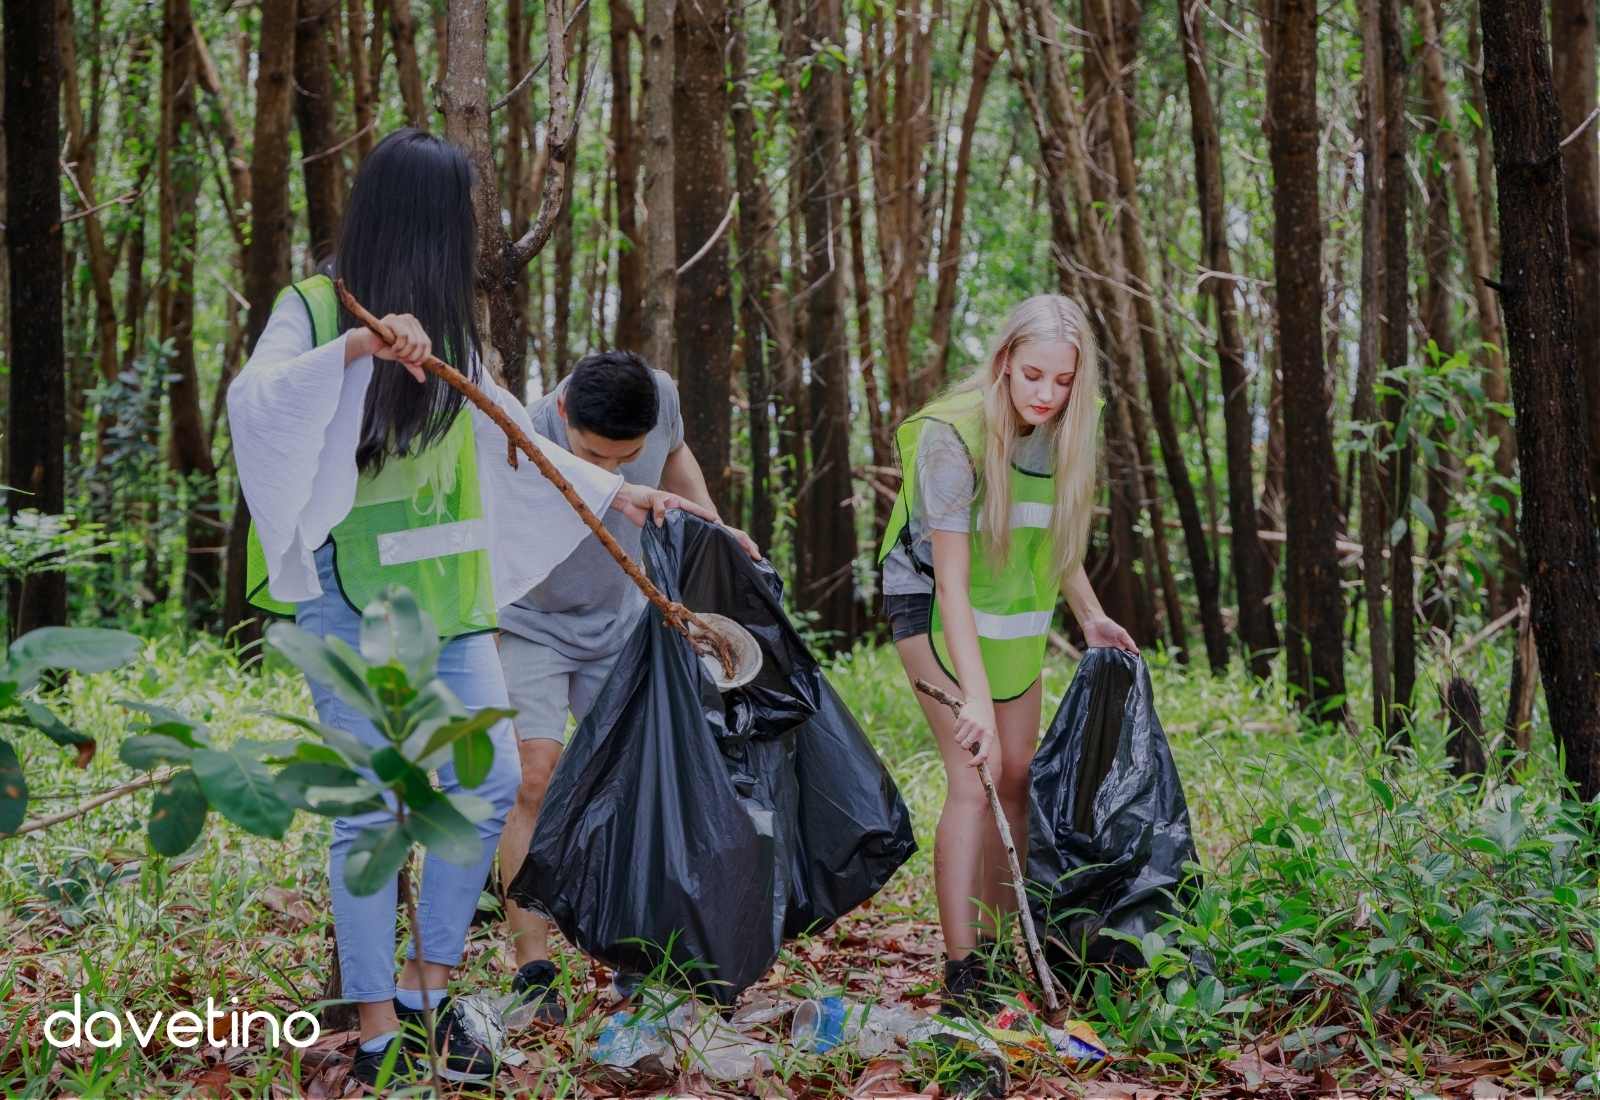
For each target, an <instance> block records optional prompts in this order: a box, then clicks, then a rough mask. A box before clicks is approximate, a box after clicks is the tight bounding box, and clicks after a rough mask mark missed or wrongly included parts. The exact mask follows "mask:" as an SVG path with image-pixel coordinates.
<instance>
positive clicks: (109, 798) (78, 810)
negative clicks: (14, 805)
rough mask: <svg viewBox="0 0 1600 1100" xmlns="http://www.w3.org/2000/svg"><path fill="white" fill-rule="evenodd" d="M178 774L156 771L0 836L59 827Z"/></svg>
mask: <svg viewBox="0 0 1600 1100" xmlns="http://www.w3.org/2000/svg"><path fill="white" fill-rule="evenodd" d="M177 772H178V769H177V768H162V769H161V770H160V771H154V772H151V773H150V774H149V775H144V776H140V777H139V778H138V779H134V780H131V781H130V782H127V783H123V784H121V785H120V786H116V787H112V788H111V789H110V790H109V791H102V792H101V793H100V794H97V795H95V796H94V797H93V798H91V799H89V800H88V801H86V802H84V803H82V804H81V805H78V806H74V807H73V808H72V809H70V810H62V811H61V812H60V813H55V814H48V815H46V816H44V817H35V818H30V819H29V820H27V821H24V822H23V823H22V824H21V825H18V826H17V831H16V832H14V833H0V836H22V835H23V834H24V833H36V832H38V831H39V830H40V829H48V828H49V827H50V826H52V825H59V824H61V823H62V822H63V821H70V820H71V819H72V818H75V817H82V816H83V815H84V814H86V813H88V812H89V811H90V810H92V809H94V808H95V807H96V806H104V805H105V804H106V803H107V802H113V801H115V800H116V799H119V798H121V797H122V796H123V795H127V794H132V793H133V792H134V791H142V790H144V789H145V788H146V787H149V786H152V785H154V784H156V783H165V782H166V781H167V780H169V779H171V778H172V777H173V776H174V775H176V774H177Z"/></svg>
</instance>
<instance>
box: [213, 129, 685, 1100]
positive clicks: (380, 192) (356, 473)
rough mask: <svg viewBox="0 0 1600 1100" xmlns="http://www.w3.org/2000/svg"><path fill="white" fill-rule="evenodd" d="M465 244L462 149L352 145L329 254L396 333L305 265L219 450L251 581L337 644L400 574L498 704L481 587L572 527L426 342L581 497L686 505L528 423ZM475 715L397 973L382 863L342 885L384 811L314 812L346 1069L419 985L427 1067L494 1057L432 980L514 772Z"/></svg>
mask: <svg viewBox="0 0 1600 1100" xmlns="http://www.w3.org/2000/svg"><path fill="white" fill-rule="evenodd" d="M476 257H477V233H476V225H475V222H474V217H473V208H472V171H471V167H470V165H469V162H468V161H467V158H466V156H465V154H463V153H462V151H461V150H460V149H458V148H457V147H455V146H453V145H451V144H449V143H447V142H444V141H442V140H440V139H438V138H435V137H432V136H431V135H428V134H425V133H420V132H418V131H415V130H400V131H397V132H395V133H393V134H390V135H389V136H388V137H386V138H385V139H384V140H383V141H381V142H380V143H379V144H378V145H377V147H376V148H374V149H373V151H372V152H371V153H370V154H369V155H368V156H367V158H366V159H365V160H364V161H363V162H362V165H361V170H360V172H359V173H358V175H357V177H356V182H355V187H354V189H353V191H352V192H351V195H350V202H349V205H348V207H347V209H346V212H345V216H344V225H343V229H342V233H341V236H340V240H339V246H338V252H337V255H336V256H335V257H334V259H333V261H332V263H331V265H330V266H331V269H332V270H333V271H334V272H335V273H336V274H337V276H338V277H340V278H342V279H343V280H344V282H345V284H346V285H347V286H348V287H349V289H350V291H351V292H352V293H353V294H354V295H355V297H356V299H357V300H358V301H360V302H361V303H362V304H363V305H365V306H366V307H367V308H368V309H370V310H371V311H372V312H373V313H375V314H377V315H378V316H380V317H382V318H383V319H384V321H385V322H386V323H387V324H388V325H389V327H390V329H391V330H392V331H393V332H394V334H395V340H394V342H393V343H392V344H389V345H387V346H385V345H384V344H383V343H382V342H381V341H380V340H379V339H378V338H377V337H375V336H374V335H373V334H372V333H371V332H370V331H369V330H367V329H365V328H363V327H362V326H360V325H359V324H358V323H356V322H355V321H354V319H353V318H352V317H350V316H349V314H347V313H346V312H344V311H343V310H342V309H341V308H340V306H339V304H338V301H337V298H336V296H335V293H334V289H333V282H332V280H331V279H330V278H329V277H328V275H327V274H322V275H318V276H314V277H312V278H310V279H306V280H303V281H301V282H299V283H296V284H294V286H293V287H290V288H285V290H284V291H283V292H282V293H281V294H280V295H279V296H278V301H277V303H276V304H275V305H274V307H273V311H272V315H271V318H270V319H269V320H268V322H267V326H266V329H265V331H263V333H262V335H261V338H260V340H259V341H258V342H257V344H256V347H255V349H254V352H253V353H252V355H251V357H250V362H249V363H248V364H246V366H245V369H244V370H243V371H242V372H241V373H240V374H239V377H238V378H237V379H236V380H235V381H234V383H233V385H232V386H231V387H230V389H229V391H228V415H229V420H230V424H231V427H232V433H233V440H234V454H235V461H236V462H237V464H238V468H239V480H240V484H241V486H242V487H243V489H244V494H245V498H246V501H247V502H248V504H249V506H250V513H251V517H252V520H253V523H254V530H253V532H252V547H251V549H252V554H251V559H252V560H251V564H252V569H251V574H252V575H251V578H250V581H249V595H250V599H251V601H252V602H253V603H255V604H256V605H258V606H261V607H264V608H267V609H269V610H275V611H278V612H280V613H285V614H293V615H294V616H295V619H296V620H297V621H298V622H299V623H300V625H301V626H302V627H303V628H304V629H306V630H308V631H310V632H312V633H314V634H317V635H320V636H334V637H339V638H342V639H344V640H345V641H346V642H349V643H350V644H352V645H354V644H356V643H357V641H358V638H359V631H360V625H361V609H362V608H363V607H365V606H366V604H367V602H368V601H369V600H371V599H372V598H373V597H375V596H376V595H377V594H378V593H379V592H381V591H382V590H383V588H384V587H386V586H387V585H390V584H401V585H404V586H406V587H408V588H410V589H411V590H412V591H413V592H414V593H415V594H416V596H417V599H418V601H419V603H420V604H421V606H422V607H423V609H424V610H426V611H427V612H428V613H429V615H430V616H431V617H432V619H433V621H434V623H435V625H436V626H437V628H438V631H439V635H440V637H441V638H443V639H445V640H446V641H445V645H444V648H443V651H442V653H441V655H440V659H439V666H438V674H439V676H440V677H441V678H442V679H443V680H444V682H445V683H446V685H447V686H448V687H449V688H450V689H451V690H452V691H453V692H454V693H455V694H456V695H457V696H458V697H459V698H460V700H461V701H462V703H463V704H465V705H466V706H467V707H469V708H474V709H475V708H480V707H503V706H505V705H506V687H505V680H504V677H503V675H502V672H501V667H500V662H499V659H498V657H497V655H496V651H495V643H494V629H495V625H496V612H497V610H498V608H500V607H502V606H504V605H505V604H508V603H510V602H511V601H512V600H514V599H516V598H518V597H520V596H521V595H523V594H524V593H525V592H527V591H528V590H529V589H530V588H532V587H533V586H534V585H535V584H537V583H538V582H539V581H540V580H542V579H543V578H544V576H545V575H546V574H548V572H549V571H550V569H551V568H553V567H554V566H555V565H556V564H558V563H559V562H560V561H561V560H562V559H563V558H565V557H566V556H567V555H568V554H569V553H570V552H571V551H572V550H573V549H574V548H575V547H576V546H577V545H578V544H579V542H581V541H582V540H583V538H584V537H585V536H586V535H587V534H588V529H587V528H586V527H584V526H583V524H582V523H581V522H580V521H579V520H578V518H577V516H576V514H575V513H574V512H573V511H572V509H571V508H570V507H568V505H567V504H566V502H565V501H564V500H562V499H561V497H560V495H559V494H558V493H557V492H556V491H555V490H554V489H553V488H552V487H551V486H550V485H549V483H548V482H546V481H545V480H544V479H543V478H542V477H541V476H540V475H539V473H538V471H537V470H536V469H534V468H533V466H532V464H531V463H523V464H521V467H520V469H513V468H512V467H511V466H510V465H509V464H508V463H507V461H506V441H505V437H504V435H503V434H501V432H500V429H499V428H497V427H495V426H494V424H493V423H492V421H490V420H489V419H488V417H487V416H485V415H484V414H483V413H482V412H481V411H480V410H478V409H476V408H474V407H472V406H470V405H468V404H466V403H465V400H464V399H463V398H462V397H461V396H460V395H459V394H458V393H456V392H455V391H454V390H452V389H450V388H449V387H448V386H446V385H445V384H444V383H442V382H440V381H439V380H438V379H436V378H434V377H432V376H430V375H427V374H425V373H424V372H423V370H422V368H421V366H420V364H421V362H422V361H423V359H425V358H426V357H427V355H428V354H429V353H430V352H433V351H437V353H438V355H439V357H440V358H441V359H444V360H445V361H446V362H448V363H451V364H452V365H454V366H456V367H457V368H459V369H460V370H462V371H463V372H465V373H466V374H467V375H468V376H469V377H471V378H472V379H473V380H474V381H475V382H477V383H478V385H479V386H480V387H482V388H483V389H484V390H485V391H486V392H488V393H489V394H491V395H492V396H493V397H494V399H495V400H496V401H497V402H498V403H499V404H500V406H501V407H502V408H503V409H504V410H505V411H506V412H507V413H508V414H509V415H511V416H512V417H513V418H514V419H515V420H516V421H517V422H518V423H519V424H520V425H521V426H522V428H523V430H524V431H525V432H526V433H527V434H528V435H529V436H530V437H532V438H533V439H534V440H536V441H537V443H538V445H539V446H541V447H542V448H543V449H544V450H545V452H546V453H547V454H549V455H550V457H551V458H552V459H553V460H554V461H555V462H556V464H557V465H558V466H559V467H560V468H561V470H562V471H563V472H564V473H565V474H566V476H567V478H568V479H569V480H570V481H571V482H572V483H573V486H574V487H575V488H576V489H577V491H578V493H579V494H580V495H581V496H582V497H583V498H584V500H585V501H586V503H588V504H589V506H590V507H591V508H593V509H594V510H595V511H596V512H602V513H603V512H604V511H605V510H607V509H608V508H609V509H616V510H618V511H621V512H623V513H625V514H627V515H628V516H630V518H632V519H634V520H635V521H636V522H643V521H644V519H645V517H646V516H647V515H649V514H651V513H654V514H655V515H656V517H657V518H658V519H659V517H660V515H661V514H662V513H663V512H664V511H665V510H666V509H667V508H671V507H680V506H688V507H693V506H690V505H687V504H686V502H684V501H683V500H682V499H681V498H678V497H676V496H674V495H672V494H667V493H662V492H660V491H658V490H647V489H643V488H640V487H638V486H633V485H627V484H624V483H623V481H622V479H621V478H620V477H619V476H617V475H615V474H612V473H609V472H607V471H605V470H602V469H600V468H599V467H596V466H592V465H590V464H588V463H585V462H583V461H580V460H579V459H577V458H574V457H573V456H572V455H570V454H568V453H567V452H566V451H564V450H562V449H561V448H559V447H557V446H555V445H554V444H551V443H548V442H547V441H545V440H543V439H540V438H539V437H538V436H537V435H536V434H535V433H534V432H533V430H532V427H531V425H530V424H529V422H528V417H527V413H526V411H525V410H524V409H523V406H522V402H521V401H519V400H517V399H516V398H515V397H513V396H512V395H511V394H510V393H508V392H506V391H505V390H504V389H503V388H501V387H499V386H498V385H496V384H495V383H494V382H493V381H492V380H491V379H489V378H488V377H487V375H486V373H485V372H484V371H483V369H482V366H481V357H480V354H479V352H480V348H481V340H480V334H479V331H478V325H477V319H476V318H477V315H476V310H475V306H474V289H475V288H474V281H475V270H474V267H475V261H476ZM694 510H696V511H699V509H698V508H694ZM310 687H311V693H312V698H313V700H314V702H315V704H316V707H317V712H318V715H319V716H320V718H321V720H322V721H323V722H324V723H325V724H328V725H332V726H336V727H338V728H340V729H344V730H347V731H348V732H350V733H352V734H355V735H356V736H357V737H359V738H362V739H363V740H365V741H367V742H368V743H372V744H376V743H378V737H379V735H378V734H377V732H376V730H375V729H374V728H373V727H372V725H371V724H370V723H369V722H367V721H366V720H365V719H364V718H363V717H362V716H361V715H360V714H359V713H358V712H356V711H355V710H354V709H353V708H352V707H350V706H349V705H348V704H346V703H345V702H343V701H342V700H341V699H340V698H339V697H338V696H337V695H336V694H335V693H334V691H333V690H332V689H331V687H330V686H329V685H324V684H320V683H317V682H315V681H313V682H311V684H310ZM492 736H493V740H494V746H495V760H494V765H493V767H492V769H491V771H490V774H489V776H488V778H487V779H486V780H484V782H483V783H482V784H481V785H479V786H478V787H476V788H474V789H473V793H474V794H476V795H478V796H479V797H481V798H484V799H485V800H487V801H488V803H489V804H490V806H491V807H492V812H491V813H490V814H489V815H488V816H487V817H486V818H484V819H483V820H482V821H480V822H478V824H477V829H478V834H479V837H480V838H481V839H482V842H483V844H482V850H481V856H480V858H479V859H478V860H477V861H476V862H475V863H474V864H472V865H470V866H457V865H455V864H451V863H448V862H446V861H445V860H443V859H441V858H439V857H437V856H433V855H429V856H428V858H427V860H426V861H425V863H424V869H423V876H422V889H421V893H420V897H419V902H418V922H419V924H420V925H421V930H422V949H423V958H422V959H421V960H418V959H416V958H411V957H409V952H408V958H407V961H406V963H405V965H404V968H403V969H402V971H401V973H400V977H399V981H398V983H397V982H396V980H395V973H394V969H395V968H394V944H395V897H396V893H395V891H396V887H395V883H394V882H393V880H391V881H390V883H389V884H388V885H387V886H386V887H385V888H384V889H381V890H379V891H378V892H377V893H376V894H372V895H369V896H366V897H356V896H354V895H353V894H351V893H350V891H349V890H348V889H347V888H346V886H345V882H344V864H345V860H346V858H347V856H349V855H350V853H351V852H352V848H353V846H354V845H356V844H357V843H358V841H359V838H360V837H361V836H362V834H363V832H365V831H366V830H367V829H368V828H370V827H373V826H374V825H376V824H379V823H380V822H381V821H382V820H384V819H386V816H387V815H385V814H382V813H379V814H373V815H355V816H352V817H348V818H340V819H337V820H336V821H335V822H334V828H333V842H332V849H331V853H330V859H329V873H330V877H331V884H330V886H331V893H332V897H333V913H334V928H335V932H336V936H337V940H338V948H339V962H340V970H341V974H342V977H343V994H344V996H345V997H346V998H347V999H349V1000H352V1001H355V1002H357V1004H358V1007H359V1010H360V1017H361V1048H360V1053H359V1054H358V1056H357V1059H356V1065H355V1075H356V1077H357V1078H358V1079H360V1080H363V1081H366V1082H368V1083H370V1082H371V1081H372V1080H373V1078H374V1077H375V1076H376V1073H377V1071H378V1069H379V1066H380V1065H381V1063H382V1062H383V1060H384V1057H385V1055H386V1053H387V1051H388V1048H389V1046H390V1044H391V1043H393V1042H395V1041H398V1037H399V1035H400V1034H401V1029H402V1024H405V1023H408V1022H411V1021H416V1022H418V1023H420V1019H421V1009H422V1007H423V999H422V993H421V990H422V989H423V988H426V989H428V990H429V991H430V999H431V1000H433V1002H434V1004H435V1005H436V1006H439V1007H440V1008H441V1009H442V1010H441V1011H440V1012H439V1014H438V1024H437V1029H438V1035H439V1038H440V1049H441V1051H442V1052H444V1054H445V1065H444V1072H445V1074H446V1075H447V1076H449V1077H450V1078H452V1079H455V1080H482V1079H484V1078H485V1077H487V1076H488V1075H490V1074H491V1073H492V1072H493V1063H492V1058H491V1056H490V1052H489V1051H488V1050H486V1049H485V1048H484V1047H482V1046H481V1045H480V1044H479V1043H477V1042H476V1041H475V1040H474V1039H472V1038H471V1037H470V1036H469V1035H467V1034H466V1031H465V1029H464V1027H463V1026H462V1024H461V1020H460V1018H459V1016H458V1015H457V1014H456V1013H455V1011H454V1010H453V1008H452V1006H451V1005H450V1004H449V1002H448V999H447V998H445V997H444V991H445V990H446V988H447V986H448V982H449V978H450V973H451V970H452V969H453V968H454V967H455V966H456V965H457V964H458V963H459V962H460V960H461V955H462V951H463V948H464V945H465V940H466V934H467V929H468V926H469V924H470V921H471V918H472V914H473V911H474V908H475V906H476V904H477V899H478V894H479V890H480V888H481V886H482V884H483V881H484V878H485V874H486V872H487V869H488V864H489V861H490V859H491V858H492V857H493V854H494V851H495V846H496V842H497V840H498V838H499V835H500V831H501V828H502V826H503V824H504V821H505V817H506V813H507V812H508V811H509V809H510V808H511V806H512V804H513V802H514V801H515V798H516V792H517V787H518V784H519V782H520V778H521V776H520V769H519V766H518V759H517V749H516V742H515V740H514V738H513V736H512V733H511V729H510V724H509V723H505V722H502V723H500V724H499V725H498V726H496V727H495V729H494V730H493V734H492ZM440 781H441V784H442V785H443V786H444V788H445V789H446V790H454V789H456V788H457V787H458V786H459V783H458V781H457V779H456V776H455V775H454V772H453V770H452V769H450V768H444V769H441V770H440ZM424 978H426V982H425V984H424V981H423V979H424Z"/></svg>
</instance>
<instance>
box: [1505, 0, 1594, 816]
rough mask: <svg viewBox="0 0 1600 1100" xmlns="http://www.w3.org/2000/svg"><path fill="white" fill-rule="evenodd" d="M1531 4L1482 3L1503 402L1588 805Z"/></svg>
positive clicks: (1540, 33)
mask: <svg viewBox="0 0 1600 1100" xmlns="http://www.w3.org/2000/svg"><path fill="white" fill-rule="evenodd" d="M1541 9H1542V5H1541V4H1540V3H1539V0H1503V2H1501V3H1494V4H1485V5H1484V6H1483V10H1482V19H1483V56H1484V92H1485V94H1486V95H1487V98H1488V105H1489V124H1490V126H1491V127H1492V129H1493V131H1494V165H1495V176H1496V178H1497V180H1498V181H1499V184H1498V186H1499V211H1500V247H1501V277H1500V288H1501V296H1502V300H1503V301H1504V303H1505V310H1506V329H1507V332H1508V335H1509V349H1510V354H1511V357H1512V359H1513V360H1514V361H1515V362H1516V364H1517V369H1516V370H1515V371H1514V372H1513V373H1512V379H1511V381H1512V398H1513V400H1514V401H1515V403H1516V424H1517V458H1518V462H1519V465H1520V468H1521V471H1522V492H1523V499H1522V545H1523V550H1524V553H1525V554H1526V557H1527V565H1528V569H1527V575H1528V577H1529V580H1530V584H1529V588H1530V590H1531V593H1532V598H1533V634H1534V641H1535V643H1536V644H1537V646H1538V653H1539V669H1540V674H1541V679H1542V680H1543V682H1544V694H1545V703H1546V705H1547V707H1548V710H1549V714H1550V725H1551V727H1552V729H1553V730H1554V732H1555V735H1556V738H1557V740H1558V742H1559V743H1560V744H1561V745H1562V747H1563V748H1564V749H1565V750H1566V769H1567V776H1568V778H1569V779H1570V780H1571V781H1572V783H1573V785H1574V786H1575V787H1576V788H1577V790H1578V795H1579V797H1580V798H1582V799H1583V800H1585V801H1588V800H1590V799H1593V798H1594V797H1596V795H1600V634H1597V633H1596V631H1595V629H1594V624H1595V623H1597V622H1600V544H1597V540H1596V532H1595V527H1594V522H1593V514H1592V512H1591V511H1590V507H1589V492H1588V478H1587V472H1588V469H1589V453H1588V451H1589V439H1588V431H1587V424H1586V423H1585V421H1584V417H1583V415H1582V410H1583V408H1584V398H1583V381H1582V378H1581V376H1580V374H1579V363H1578V352H1577V347H1576V344H1575V338H1576V325H1575V323H1574V320H1573V305H1574V302H1573V297H1572V271H1571V269H1572V263H1571V254H1570V252H1569V248H1568V243H1567V224H1566V222H1567V216H1566V201H1565V193H1564V190H1563V186H1562V182H1563V181H1562V154H1561V149H1560V142H1561V139H1562V137H1563V134H1562V132H1561V122H1562V119H1561V112H1560V109H1559V105H1558V104H1557V101H1556V95H1555V88H1554V86H1553V83H1552V78H1551V72H1550V63H1549V61H1548V54H1547V53H1546V43H1545V39H1544V21H1543V19H1542V18H1541V15H1542V10H1541ZM1584 306H1585V308H1589V309H1592V308H1594V303H1593V302H1587V303H1584Z"/></svg>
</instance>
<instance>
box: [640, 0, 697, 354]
mask: <svg viewBox="0 0 1600 1100" xmlns="http://www.w3.org/2000/svg"><path fill="white" fill-rule="evenodd" d="M679 2H680V0H652V2H650V3H646V4H645V8H644V132H645V162H644V206H645V226H644V228H645V235H646V250H645V256H646V259H645V264H646V268H645V287H644V350H645V358H646V359H647V360H649V362H650V364H651V365H652V366H654V367H658V368H660V369H661V370H672V369H673V368H674V367H675V366H676V364H677V358H676V356H674V355H673V307H674V305H675V303H676V301H677V285H678V280H677V269H678V246H677V240H676V233H675V231H674V229H675V220H674V219H675V217H676V215H675V214H674V213H673V210H672V195H673V186H674V177H675V175H676V173H675V172H674V170H673V164H674V156H675V153H674V148H673V142H672V76H673V72H674V67H675V63H674V53H675V49H674V44H673V30H672V24H673V19H674V18H675V15H674V9H675V8H676V6H677V4H678V3H679ZM682 2H688V0H682Z"/></svg>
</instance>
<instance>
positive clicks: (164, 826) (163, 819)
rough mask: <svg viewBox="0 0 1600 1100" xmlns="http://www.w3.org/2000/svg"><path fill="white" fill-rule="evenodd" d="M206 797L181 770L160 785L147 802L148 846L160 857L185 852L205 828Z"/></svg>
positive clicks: (195, 780)
mask: <svg viewBox="0 0 1600 1100" xmlns="http://www.w3.org/2000/svg"><path fill="white" fill-rule="evenodd" d="M206 809H207V807H206V796H205V792H204V791H202V790H201V789H200V783H199V781H198V780H197V779H195V775H194V772H192V771H189V770H188V769H185V770H183V771H181V772H179V773H178V774H177V775H174V776H173V777H172V778H170V779H168V780H167V781H166V782H165V783H163V784H161V787H160V789H159V790H157V791H156V794H155V797H154V798H152V799H151V800H150V846H151V847H152V848H154V849H155V850H156V851H158V852H160V853H161V854H162V855H164V856H178V855H182V854H183V853H184V852H187V851H188V850H189V849H190V848H191V847H192V846H193V845H194V842H195V841H196V840H198V839H199V838H200V832H201V830H202V829H204V828H205V825H206Z"/></svg>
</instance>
